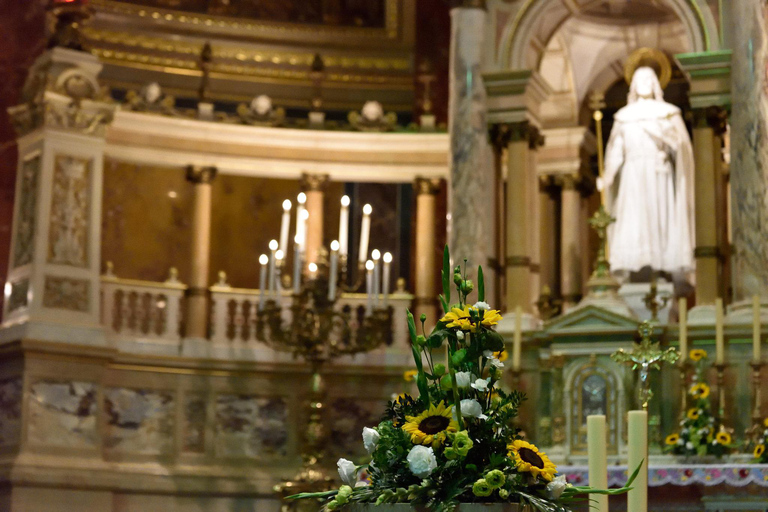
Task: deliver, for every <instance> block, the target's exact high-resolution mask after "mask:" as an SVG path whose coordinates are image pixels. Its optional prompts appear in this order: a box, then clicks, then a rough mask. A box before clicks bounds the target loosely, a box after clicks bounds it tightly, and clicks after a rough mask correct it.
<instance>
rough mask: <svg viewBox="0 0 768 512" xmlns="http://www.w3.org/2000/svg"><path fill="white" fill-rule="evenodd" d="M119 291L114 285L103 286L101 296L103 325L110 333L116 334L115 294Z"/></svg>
mask: <svg viewBox="0 0 768 512" xmlns="http://www.w3.org/2000/svg"><path fill="white" fill-rule="evenodd" d="M116 291H117V289H116V288H115V287H114V286H112V285H103V286H102V296H101V314H103V315H104V319H103V323H104V326H105V327H106V328H107V331H108V332H115V325H114V323H115V300H116V297H115V292H116Z"/></svg>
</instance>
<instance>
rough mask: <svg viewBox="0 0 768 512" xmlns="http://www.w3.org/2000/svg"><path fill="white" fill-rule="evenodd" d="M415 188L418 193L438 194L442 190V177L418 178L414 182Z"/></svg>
mask: <svg viewBox="0 0 768 512" xmlns="http://www.w3.org/2000/svg"><path fill="white" fill-rule="evenodd" d="M413 188H414V190H416V194H417V195H422V194H433V195H434V194H437V193H438V192H439V191H440V179H438V178H416V180H415V181H414V182H413Z"/></svg>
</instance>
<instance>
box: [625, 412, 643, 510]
mask: <svg viewBox="0 0 768 512" xmlns="http://www.w3.org/2000/svg"><path fill="white" fill-rule="evenodd" d="M627 444H628V447H627V448H628V450H629V454H628V457H627V472H628V473H629V474H632V472H633V471H635V468H637V466H639V465H640V461H642V462H643V466H642V468H640V472H639V473H638V474H637V478H636V479H635V482H634V483H633V484H632V490H631V491H629V493H627V512H648V413H647V412H646V411H629V429H628V431H627Z"/></svg>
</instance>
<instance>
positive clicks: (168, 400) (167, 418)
mask: <svg viewBox="0 0 768 512" xmlns="http://www.w3.org/2000/svg"><path fill="white" fill-rule="evenodd" d="M104 412H105V415H106V423H107V426H106V429H105V433H104V448H105V449H106V450H109V451H116V452H128V453H136V454H150V455H163V454H170V453H171V452H172V451H173V438H174V420H175V410H174V396H173V394H172V393H171V392H170V391H155V390H147V389H126V388H107V389H106V390H105V391H104Z"/></svg>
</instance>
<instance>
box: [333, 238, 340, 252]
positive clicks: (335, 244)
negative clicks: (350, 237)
mask: <svg viewBox="0 0 768 512" xmlns="http://www.w3.org/2000/svg"><path fill="white" fill-rule="evenodd" d="M339 247H341V246H340V245H339V241H338V240H334V241H333V242H331V250H332V251H338V250H339Z"/></svg>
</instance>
